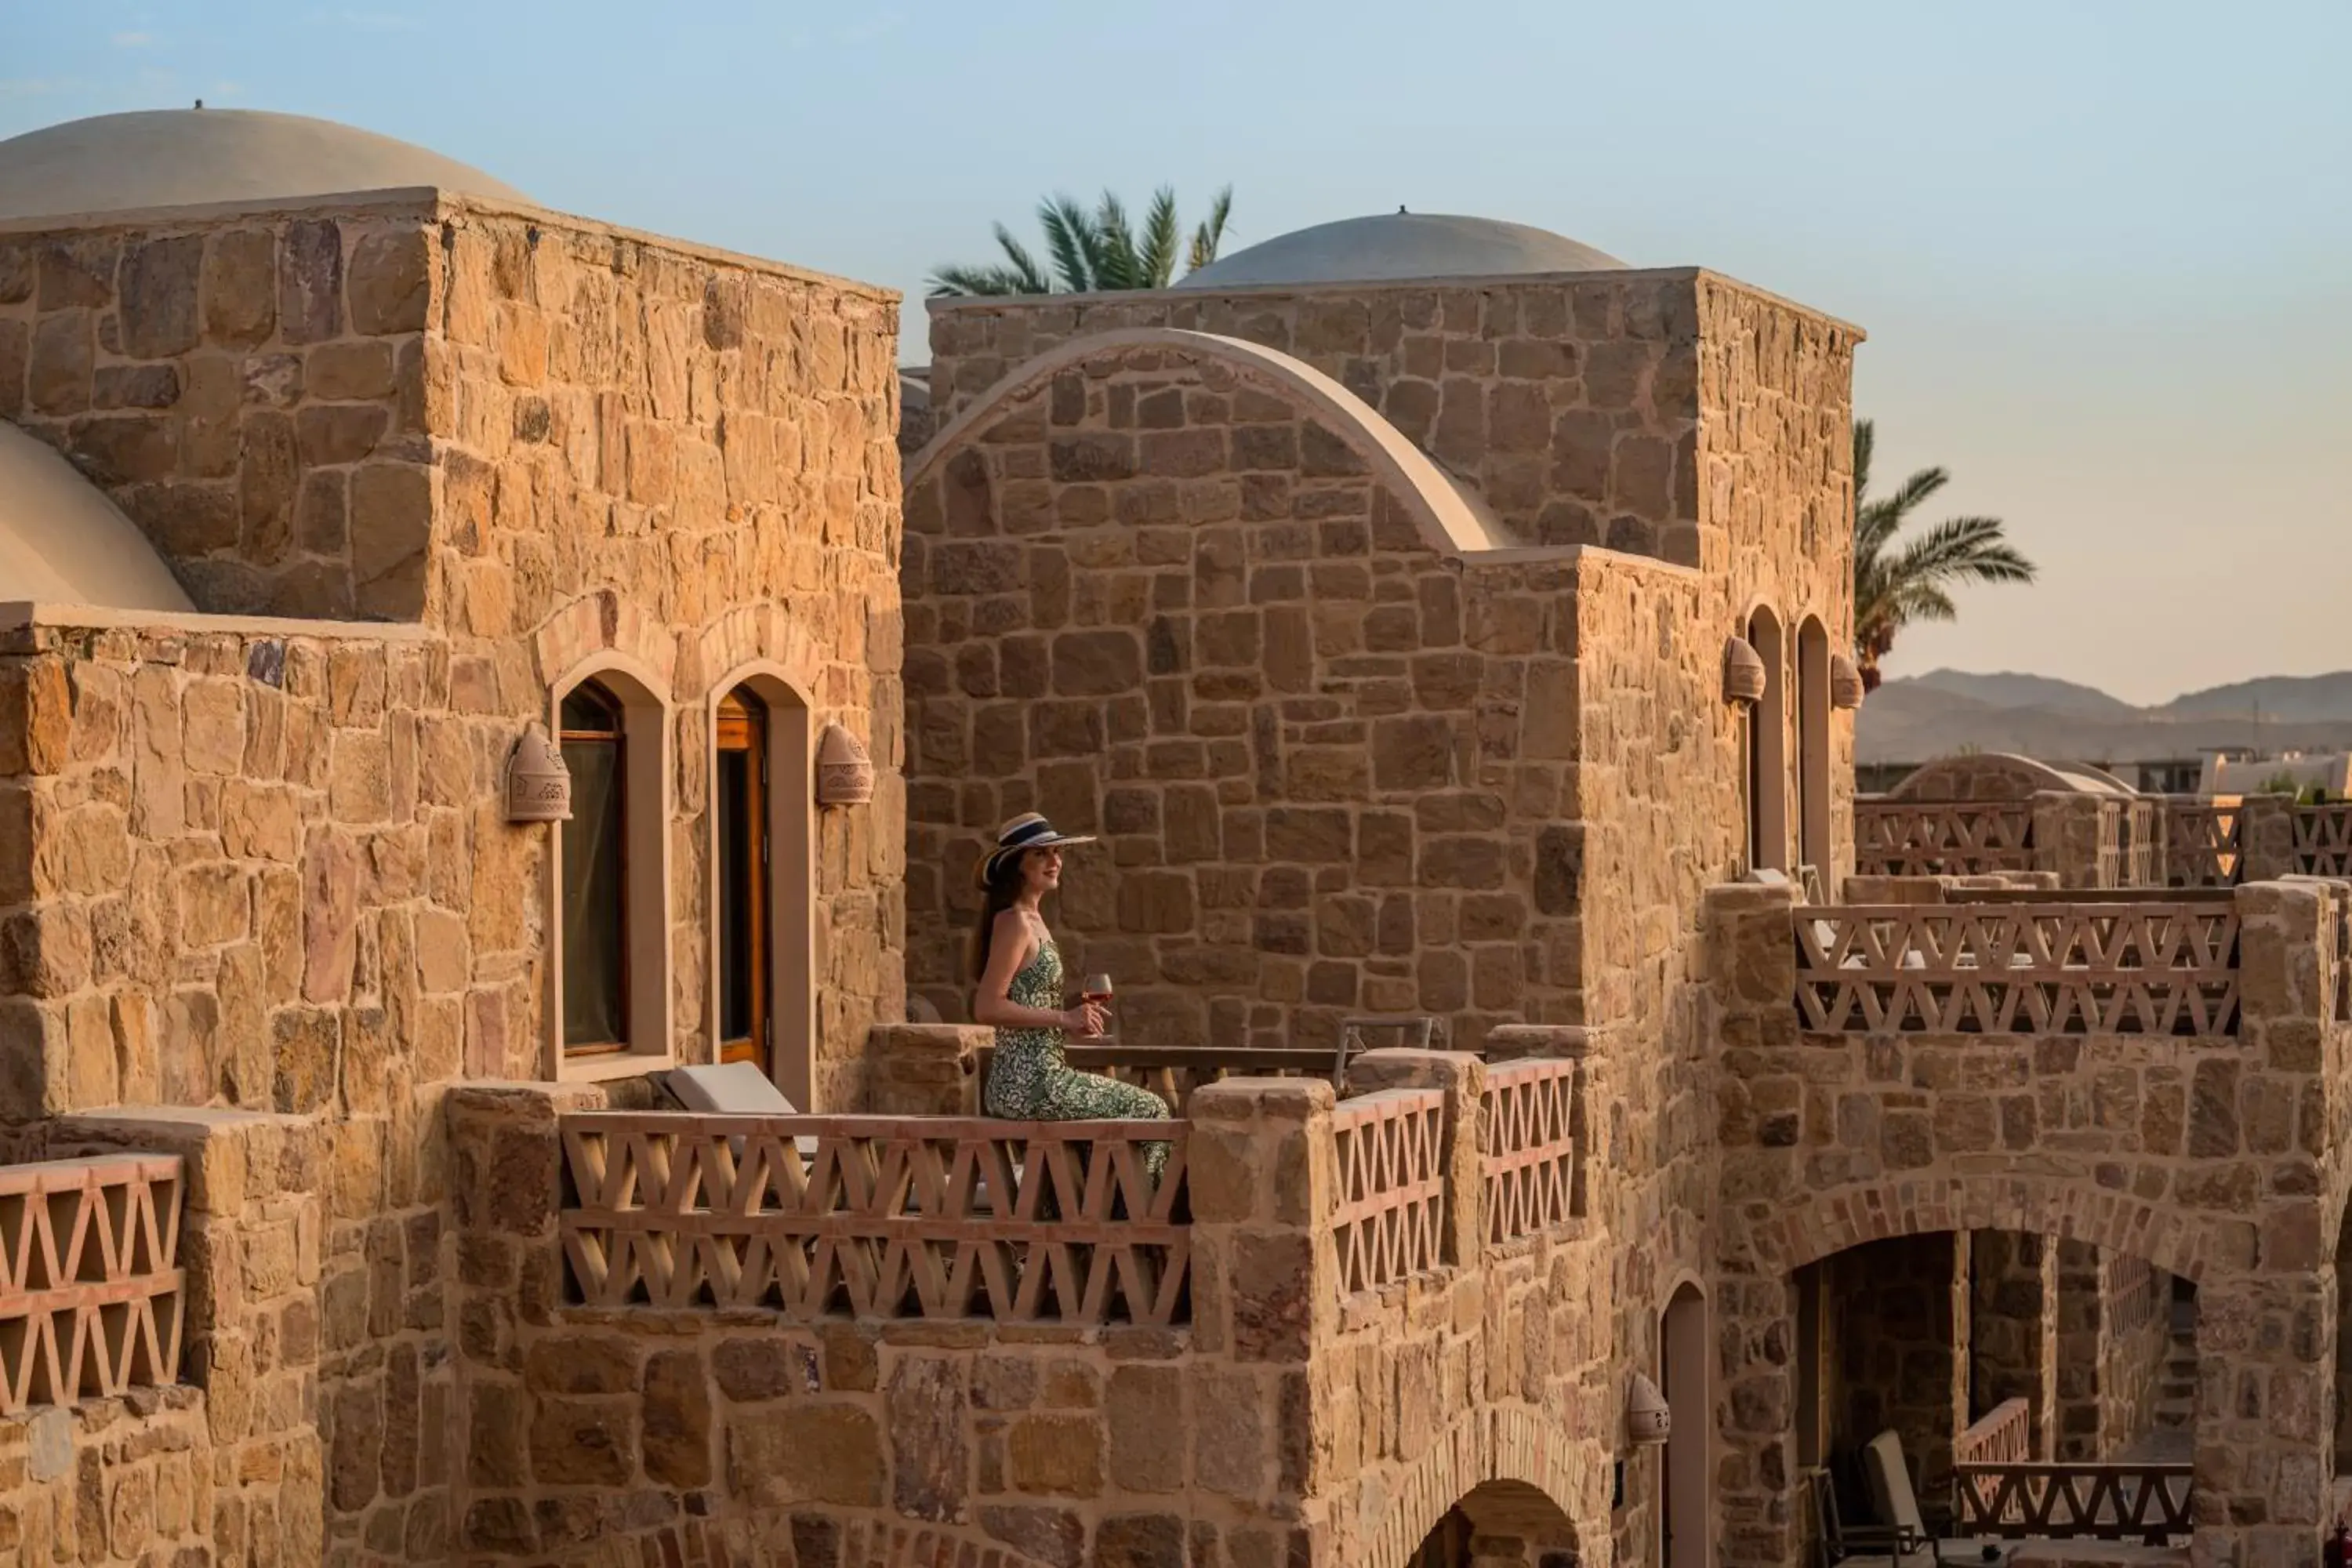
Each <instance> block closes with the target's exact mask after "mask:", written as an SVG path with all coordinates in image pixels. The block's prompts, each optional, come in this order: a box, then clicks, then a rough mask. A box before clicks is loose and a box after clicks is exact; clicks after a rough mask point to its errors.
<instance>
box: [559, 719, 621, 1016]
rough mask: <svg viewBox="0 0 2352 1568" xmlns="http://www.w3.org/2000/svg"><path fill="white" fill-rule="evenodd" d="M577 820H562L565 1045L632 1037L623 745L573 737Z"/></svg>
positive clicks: (566, 759) (569, 749)
mask: <svg viewBox="0 0 2352 1568" xmlns="http://www.w3.org/2000/svg"><path fill="white" fill-rule="evenodd" d="M563 763H564V765H565V766H566V767H568V768H570V769H571V770H572V820H571V821H569V822H566V823H565V824H564V825H563V1043H564V1045H565V1046H566V1047H578V1046H613V1045H619V1044H622V1043H623V1042H625V1040H626V1039H627V1038H628V1024H627V1019H626V1016H625V1014H626V1001H625V998H626V993H625V983H624V977H625V974H626V973H627V969H626V965H627V960H628V932H627V920H626V913H625V911H626V907H627V906H626V899H627V886H626V874H627V868H626V863H625V860H624V858H623V849H622V820H621V817H622V800H621V787H622V786H621V747H620V745H619V744H618V742H610V741H567V742H564V745H563Z"/></svg>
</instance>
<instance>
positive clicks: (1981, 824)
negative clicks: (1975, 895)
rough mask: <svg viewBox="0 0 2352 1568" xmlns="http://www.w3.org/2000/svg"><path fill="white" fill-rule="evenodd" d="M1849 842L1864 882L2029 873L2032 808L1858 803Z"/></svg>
mask: <svg viewBox="0 0 2352 1568" xmlns="http://www.w3.org/2000/svg"><path fill="white" fill-rule="evenodd" d="M1853 837H1854V846H1853V859H1854V869H1855V870H1856V871H1858V872H1860V873H1861V874H1863V875H1864V876H1866V877H1867V876H1883V877H1981V876H1985V875H1988V874H1990V873H1991V872H1995V871H2030V870H2032V869H2033V808H2032V806H2030V805H2021V804H2016V803H2010V802H2001V801H1930V802H1912V801H1898V800H1858V801H1856V802H1854V805H1853Z"/></svg>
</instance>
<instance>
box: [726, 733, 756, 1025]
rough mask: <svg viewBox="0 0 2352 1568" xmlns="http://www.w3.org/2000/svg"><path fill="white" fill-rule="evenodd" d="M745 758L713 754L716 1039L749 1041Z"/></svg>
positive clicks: (750, 870) (751, 846) (750, 871)
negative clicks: (715, 758)
mask: <svg viewBox="0 0 2352 1568" xmlns="http://www.w3.org/2000/svg"><path fill="white" fill-rule="evenodd" d="M751 810H752V802H751V753H750V752H719V1038H720V1039H722V1040H740V1039H746V1038H749V1037H750V1036H751V1029H752V1026H753V1023H754V1019H753V1016H752V1003H751V966H752V965H753V964H754V963H757V962H758V955H757V954H756V953H754V952H752V951H751V947H752V942H751V927H752V917H751V899H752V893H753V888H754V885H755V882H756V879H757V872H758V867H757V865H756V864H755V860H754V856H755V840H754V839H753V838H752V837H751Z"/></svg>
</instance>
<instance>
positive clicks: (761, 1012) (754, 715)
mask: <svg viewBox="0 0 2352 1568" xmlns="http://www.w3.org/2000/svg"><path fill="white" fill-rule="evenodd" d="M715 729H716V732H717V739H718V744H719V764H718V768H717V771H716V773H714V775H713V778H712V784H713V789H714V794H715V795H716V799H715V800H714V801H713V803H712V804H713V806H714V809H715V811H716V813H717V816H718V824H717V826H718V832H719V859H718V872H719V899H718V908H717V912H718V919H719V929H718V946H719V1060H720V1061H724V1062H756V1063H758V1064H759V1068H760V1070H761V1072H763V1073H767V1072H771V1071H772V1065H771V1062H770V1059H769V1058H770V1052H771V1051H772V1049H773V1046H774V1038H775V1034H774V1031H775V1020H774V1016H773V1011H772V1001H771V998H772V994H773V984H772V963H771V961H770V955H769V951H768V942H769V939H768V923H769V894H768V889H769V876H770V868H771V858H772V857H771V850H770V846H769V840H770V838H771V837H772V834H771V832H770V829H769V825H768V705H767V704H766V703H764V702H762V701H761V700H760V699H759V698H758V697H757V696H755V695H754V694H753V693H752V692H751V690H750V689H748V688H745V687H740V686H739V687H737V688H736V689H734V690H732V691H730V692H728V693H727V695H726V696H724V697H722V698H720V699H719V714H718V722H717V724H716V726H715Z"/></svg>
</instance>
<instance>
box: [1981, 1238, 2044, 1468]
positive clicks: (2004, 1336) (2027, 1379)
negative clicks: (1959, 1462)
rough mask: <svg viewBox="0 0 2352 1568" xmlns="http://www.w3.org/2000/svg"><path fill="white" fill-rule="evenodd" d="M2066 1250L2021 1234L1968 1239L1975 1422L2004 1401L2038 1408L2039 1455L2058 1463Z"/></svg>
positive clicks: (2036, 1434) (2036, 1454)
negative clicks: (2061, 1274)
mask: <svg viewBox="0 0 2352 1568" xmlns="http://www.w3.org/2000/svg"><path fill="white" fill-rule="evenodd" d="M2061 1245H2063V1244H2060V1243H2055V1242H2053V1241H2051V1240H2050V1239H2049V1238H2048V1237H2039V1236H2032V1235H2027V1234H2024V1233H2022V1232H2018V1231H2007V1230H1980V1231H1978V1232H1976V1233H1975V1234H1974V1235H1973V1236H1971V1237H1969V1265H1970V1268H1971V1270H1972V1273H1973V1279H1972V1281H1971V1300H1970V1307H1969V1411H1968V1415H1969V1419H1970V1420H1981V1419H1982V1418H1983V1417H1984V1416H1986V1415H1990V1413H1991V1412H1992V1410H1993V1408H1994V1407H1995V1406H1996V1405H2000V1404H2001V1403H2002V1402H2003V1401H2005V1400H2011V1399H2023V1400H2027V1401H2030V1402H2031V1404H2032V1432H2033V1454H2034V1457H2035V1458H2044V1459H2047V1458H2056V1457H2057V1455H2058V1447H2057V1442H2056V1436H2057V1421H2058V1414H2059V1412H2058V1400H2057V1393H2058V1362H2059V1348H2060V1342H2059V1333H2058V1300H2059V1297H2058V1251H2059V1247H2060V1246H2061Z"/></svg>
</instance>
